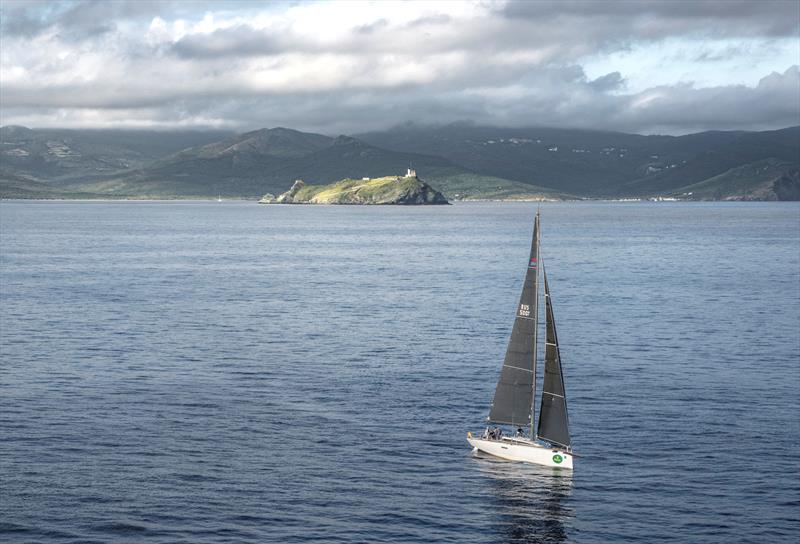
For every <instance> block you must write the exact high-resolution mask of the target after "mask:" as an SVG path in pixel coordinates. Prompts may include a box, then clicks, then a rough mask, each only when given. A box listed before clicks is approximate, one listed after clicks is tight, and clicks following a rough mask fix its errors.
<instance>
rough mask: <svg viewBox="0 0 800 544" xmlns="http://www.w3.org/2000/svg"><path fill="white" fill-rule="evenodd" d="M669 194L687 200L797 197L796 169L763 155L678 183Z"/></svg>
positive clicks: (799, 173)
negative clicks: (750, 160)
mask: <svg viewBox="0 0 800 544" xmlns="http://www.w3.org/2000/svg"><path fill="white" fill-rule="evenodd" d="M672 196H676V197H679V198H684V199H690V200H800V169H798V167H797V165H796V164H793V163H790V162H786V161H781V160H778V159H765V160H762V161H756V162H752V163H749V164H746V165H743V166H739V167H736V168H732V169H730V170H728V171H726V172H724V173H722V174H719V175H717V176H713V177H711V178H709V179H706V180H704V181H701V182H699V183H694V184H691V185H687V186H685V187H680V188H678V189H675V190H674V191H673V192H672Z"/></svg>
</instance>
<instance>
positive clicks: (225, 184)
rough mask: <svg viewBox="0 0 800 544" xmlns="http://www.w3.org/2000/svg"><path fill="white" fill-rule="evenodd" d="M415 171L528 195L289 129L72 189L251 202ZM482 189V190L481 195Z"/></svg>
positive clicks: (441, 163) (410, 158)
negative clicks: (301, 185)
mask: <svg viewBox="0 0 800 544" xmlns="http://www.w3.org/2000/svg"><path fill="white" fill-rule="evenodd" d="M410 164H413V166H414V167H415V168H416V169H417V170H419V171H420V172H424V175H425V177H426V179H428V180H429V181H430V182H431V183H433V184H434V185H436V184H437V182H439V181H445V182H446V183H447V186H448V187H449V189H451V190H456V191H461V193H464V194H465V196H472V197H475V196H479V197H483V196H485V195H486V194H494V193H495V192H496V191H498V189H497V187H500V188H501V189H500V190H506V191H517V192H518V191H526V192H529V193H530V192H532V188H531V187H530V186H527V185H523V184H515V183H514V182H510V181H508V180H502V179H500V180H491V181H490V182H487V183H483V182H482V181H481V180H482V178H483V177H482V176H476V175H475V174H474V173H473V172H471V171H469V170H468V169H466V168H464V167H461V166H458V165H455V164H453V163H452V162H451V161H449V160H447V159H444V158H442V157H436V156H433V155H427V154H423V153H407V152H398V151H390V150H387V149H382V148H380V147H376V146H372V145H369V144H366V143H364V142H362V141H360V140H358V139H355V138H351V137H349V136H339V137H337V138H331V137H328V136H323V135H321V134H311V133H304V132H299V131H296V130H292V129H287V128H273V129H262V130H257V131H253V132H248V133H245V134H241V135H238V136H235V137H233V138H228V139H226V140H223V141H221V142H216V143H213V144H207V145H204V146H199V147H194V148H190V149H186V150H183V151H180V152H178V153H174V154H172V155H170V156H168V157H165V158H163V159H160V160H157V161H154V162H152V163H150V164H149V165H146V166H144V167H142V168H138V169H133V170H129V171H126V172H122V173H119V174H118V175H114V176H109V177H108V179H104V180H102V181H98V182H94V183H89V184H86V183H80V184H75V185H70V187H71V188H72V189H75V190H83V191H89V192H96V193H103V194H109V195H148V196H153V197H156V196H159V197H191V196H197V197H202V196H213V195H217V194H221V195H226V196H234V197H243V198H254V197H257V196H261V195H263V194H264V193H281V192H283V191H285V190H287V189H288V188H289V186H290V185H291V183H292V181H293V180H295V179H303V180H306V181H308V182H309V183H313V184H326V183H331V182H334V181H337V180H341V179H343V178H354V179H359V178H362V177H376V176H382V175H385V174H386V173H387V172H397V173H400V172H405V170H406V168H407V167H408V166H409V165H410ZM483 187H487V188H488V189H487V190H483V189H482V188H483Z"/></svg>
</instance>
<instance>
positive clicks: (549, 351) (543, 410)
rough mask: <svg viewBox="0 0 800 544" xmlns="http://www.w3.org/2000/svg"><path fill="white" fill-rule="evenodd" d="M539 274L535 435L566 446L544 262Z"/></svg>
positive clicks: (558, 359) (566, 423) (563, 401)
mask: <svg viewBox="0 0 800 544" xmlns="http://www.w3.org/2000/svg"><path fill="white" fill-rule="evenodd" d="M542 274H543V275H544V302H545V328H546V336H545V343H544V346H545V351H544V381H543V383H542V400H541V407H540V409H539V428H538V432H537V438H541V439H543V440H545V441H547V442H550V443H551V444H557V445H559V446H562V447H564V448H566V449H567V450H570V448H571V444H572V442H571V439H570V435H569V415H568V413H567V394H566V391H565V390H564V373H563V371H562V369H561V351H560V350H559V347H558V334H557V332H556V321H555V317H554V315H553V303H552V300H551V299H550V286H549V284H548V283H547V271H546V270H545V269H544V266H542Z"/></svg>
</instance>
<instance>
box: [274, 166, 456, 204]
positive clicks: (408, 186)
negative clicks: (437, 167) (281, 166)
mask: <svg viewBox="0 0 800 544" xmlns="http://www.w3.org/2000/svg"><path fill="white" fill-rule="evenodd" d="M259 203H260V204H361V205H373V204H400V205H425V204H449V202H448V201H447V199H446V198H445V197H444V195H443V194H442V193H440V192H439V191H437V190H436V189H434V188H433V187H431V186H430V185H428V184H427V183H425V182H424V181H422V180H421V179H419V178H418V177H417V176H416V174H413V173H411V174H410V175H405V176H386V177H380V178H362V179H350V178H346V179H343V180H341V181H337V182H335V183H331V184H330V185H308V184H306V183H305V182H303V181H302V180H297V181H295V182H294V184H293V185H292V187H291V188H290V189H289V190H288V191H286V192H285V193H282V194H280V195H279V196H277V197H275V196H273V195H271V194H267V195H264V197H263V198H262V199H261V200H259Z"/></svg>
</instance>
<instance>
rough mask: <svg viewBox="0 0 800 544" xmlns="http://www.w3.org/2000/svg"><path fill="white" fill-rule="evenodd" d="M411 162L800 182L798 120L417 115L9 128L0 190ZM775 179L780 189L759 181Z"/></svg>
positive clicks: (384, 170)
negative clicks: (288, 122) (627, 124)
mask: <svg viewBox="0 0 800 544" xmlns="http://www.w3.org/2000/svg"><path fill="white" fill-rule="evenodd" d="M764 161H766V162H764ZM765 164H769V165H770V168H772V169H773V170H775V171H776V172H777V171H778V170H779V171H780V173H779V174H776V175H777V177H776V178H774V179H772V178H771V180H767V179H765V178H764V171H762V170H760V169H761V168H763V167H764V165H765ZM410 165H413V167H414V168H415V169H416V170H417V171H418V172H420V175H422V176H423V177H424V178H425V180H427V181H428V182H429V183H430V184H431V185H432V186H433V187H434V188H436V189H437V190H439V191H442V192H443V193H444V194H445V195H446V196H447V197H449V198H455V199H476V198H478V199H481V198H499V199H523V198H524V199H541V198H597V197H601V198H608V197H611V198H619V197H652V196H670V195H675V194H681V193H684V192H686V193H688V192H692V193H695V191H691V190H687V188H690V187H692V186H694V185H697V184H700V187H699V189H700V190H698V191H697V192H696V194H698V195H700V194H702V195H704V196H703V198H706V197H707V195H708V194H709V192H708V191H712V189H711V188H713V191H712V193H713V194H714V195H717V194H718V195H723V196H720V198H728V197H730V198H735V197H736V195H739V196H742V197H743V198H744V196H743V195H744V194H745V193H746V194H748V195H750V196H748V197H747V198H757V197H758V195H761V197H763V198H777V199H786V198H792V197H791V195H794V194H795V191H794V189H793V181H792V180H793V179H795V178H794V177H793V174H792V172H793V171H794V170H796V169H797V168H800V127H790V128H786V129H781V130H773V131H763V132H746V131H729V132H720V131H711V132H702V133H698V134H689V135H686V136H641V135H637V134H625V133H620V132H604V131H591V130H572V129H553V128H501V127H486V126H476V125H471V124H466V123H457V124H451V125H446V126H438V127H429V126H419V125H414V124H407V125H403V126H400V127H396V128H394V129H391V130H386V131H380V132H370V133H365V134H361V135H358V136H357V137H351V136H339V137H335V138H334V137H330V136H325V135H321V134H312V133H305V132H300V131H297V130H292V129H289V128H272V129H261V130H256V131H252V132H247V133H244V134H238V135H234V134H231V133H226V132H220V131H209V132H154V131H130V130H129V131H114V130H96V131H92V130H71V131H70V130H54V129H48V130H31V129H27V128H24V127H13V126H9V127H2V128H0V195H6V194H17V195H27V196H29V197H34V196H36V195H37V194H39V195H40V196H42V197H44V198H51V197H54V195H58V194H76V193H79V194H82V195H85V194H88V195H103V196H105V197H115V198H126V197H130V198H190V197H197V198H208V197H216V196H217V195H218V194H219V195H225V196H227V197H239V198H257V197H259V196H261V195H263V194H264V193H274V194H279V193H282V192H284V191H286V190H287V189H288V188H289V187H290V186H291V184H292V181H293V180H295V179H303V180H305V181H307V182H309V183H311V184H327V183H332V182H335V181H337V180H341V179H344V178H350V179H360V178H362V177H378V176H385V175H387V174H392V173H393V174H401V173H403V172H405V170H406V168H408V167H409V166H410ZM748 165H749V166H748ZM770 182H772V183H773V185H774V187H773V186H772V185H770V187H773V189H764V188H763V187H762V188H761V189H757V188H756V187H757V186H759V184H764V183H767V184H769V183H770ZM37 183H40V184H43V185H37ZM742 187H744V188H746V190H745V193H742V190H744V189H741V188H742ZM751 189H752V191H751ZM747 191H751V192H749V193H748V192H747Z"/></svg>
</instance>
